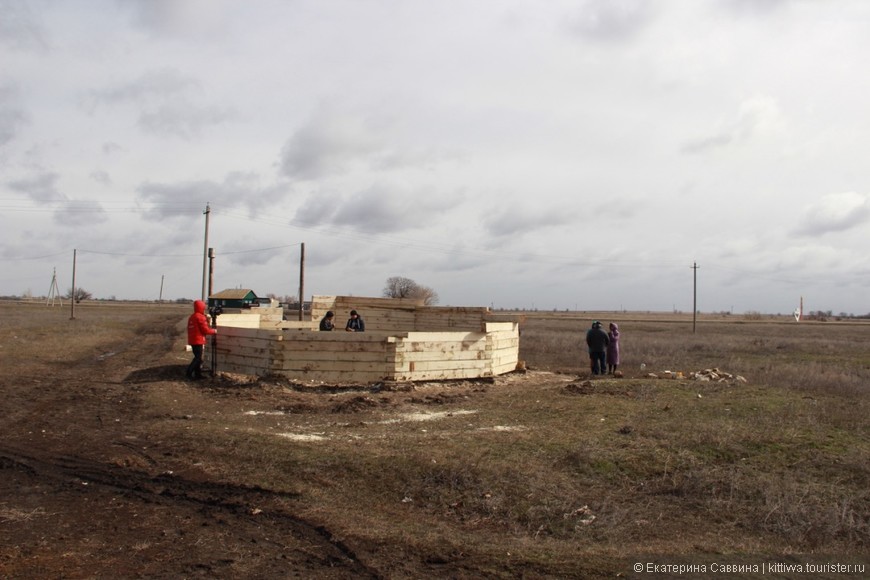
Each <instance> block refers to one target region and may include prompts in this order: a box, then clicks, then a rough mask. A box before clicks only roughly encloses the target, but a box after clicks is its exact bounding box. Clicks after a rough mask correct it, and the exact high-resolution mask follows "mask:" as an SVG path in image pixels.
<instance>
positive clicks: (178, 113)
mask: <svg viewBox="0 0 870 580" xmlns="http://www.w3.org/2000/svg"><path fill="white" fill-rule="evenodd" d="M201 92H202V85H201V84H200V82H199V81H198V80H197V79H195V78H193V77H190V76H188V75H185V74H182V73H181V72H179V71H177V70H175V69H172V68H164V69H160V70H154V71H149V72H147V73H145V74H143V75H142V76H141V77H139V78H138V79H135V80H132V81H130V82H127V83H122V84H119V85H116V86H114V87H110V88H106V89H103V90H98V91H92V92H91V93H90V94H89V95H88V96H87V98H86V99H85V102H84V107H85V108H86V109H87V110H88V111H90V112H92V113H93V112H94V111H95V110H96V109H98V108H99V107H100V106H123V105H127V104H132V105H134V106H136V107H138V108H139V111H140V112H139V119H138V124H139V126H140V127H141V128H142V129H144V130H145V131H147V132H150V133H153V134H156V135H162V136H175V137H181V138H184V139H189V138H191V137H195V136H198V135H199V134H200V133H201V132H202V130H203V129H204V128H206V127H210V126H213V125H218V124H220V123H224V122H226V121H228V120H232V119H233V118H235V117H236V114H235V112H234V111H232V110H231V109H226V108H220V107H217V106H214V105H201V104H198V103H195V102H194V100H193V98H192V97H193V96H194V95H195V94H198V93H201ZM104 151H107V150H106V146H104Z"/></svg>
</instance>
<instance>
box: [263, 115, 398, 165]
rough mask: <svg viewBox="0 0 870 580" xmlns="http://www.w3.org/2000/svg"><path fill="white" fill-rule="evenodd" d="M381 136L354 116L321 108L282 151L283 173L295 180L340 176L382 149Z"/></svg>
mask: <svg viewBox="0 0 870 580" xmlns="http://www.w3.org/2000/svg"><path fill="white" fill-rule="evenodd" d="M378 141H379V137H378V136H377V134H376V133H375V132H374V131H372V130H371V129H370V128H368V127H366V126H365V123H364V122H363V121H362V120H361V119H360V118H359V117H354V116H342V115H336V114H331V113H327V112H325V111H320V112H319V113H318V114H317V115H315V116H314V117H313V118H312V119H311V120H310V121H309V122H308V124H307V125H305V126H303V127H301V128H300V129H299V130H298V131H296V132H295V133H294V134H293V136H292V137H290V139H289V140H288V141H287V143H285V145H284V147H283V149H282V150H281V160H280V166H281V172H282V173H283V174H284V175H286V176H287V177H291V178H294V179H302V180H305V179H318V178H321V177H325V176H327V175H340V174H344V173H346V172H347V171H348V169H349V168H350V167H351V166H352V165H353V164H354V163H359V162H365V161H366V160H367V159H368V158H370V157H371V156H372V155H374V154H375V153H376V152H377V151H379V150H380V149H381V145H380V144H378Z"/></svg>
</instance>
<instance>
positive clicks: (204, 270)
mask: <svg viewBox="0 0 870 580" xmlns="http://www.w3.org/2000/svg"><path fill="white" fill-rule="evenodd" d="M202 213H204V214H205V243H203V246H202V296H200V300H202V301H203V302H205V298H206V291H205V290H206V288H205V282H206V274H207V272H208V217H209V214H211V207H210V206H209V202H205V211H204V212H202Z"/></svg>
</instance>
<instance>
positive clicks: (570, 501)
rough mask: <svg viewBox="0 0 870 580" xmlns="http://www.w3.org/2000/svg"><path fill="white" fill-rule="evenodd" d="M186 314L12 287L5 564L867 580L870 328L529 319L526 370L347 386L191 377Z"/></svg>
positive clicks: (48, 569)
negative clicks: (32, 294)
mask: <svg viewBox="0 0 870 580" xmlns="http://www.w3.org/2000/svg"><path fill="white" fill-rule="evenodd" d="M187 314H188V307H186V306H184V307H182V306H177V305H149V304H139V305H135V304H102V303H95V304H83V305H81V306H80V307H77V310H76V319H75V320H70V311H69V308H68V307H67V308H66V309H60V308H58V307H47V306H45V305H41V304H16V303H0V388H2V393H3V397H2V399H0V428H2V432H3V442H2V444H0V577H9V578H37V577H39V578H42V577H65V578H91V577H94V578H109V577H209V578H244V577H250V578H285V577H300V578H357V577H363V578H365V577H371V578H587V577H614V576H620V577H637V578H641V577H649V576H655V577H666V576H667V574H658V575H656V574H649V573H644V572H642V573H637V572H635V571H634V568H633V566H634V564H635V563H637V562H642V563H656V564H667V565H682V564H685V565H695V566H702V565H703V566H707V567H708V570H710V567H711V566H713V565H722V564H725V563H730V564H735V565H736V564H739V565H748V566H752V565H762V564H764V563H767V564H770V563H776V562H784V563H787V564H791V565H797V564H801V565H805V564H806V563H809V562H815V563H818V564H824V563H834V562H835V563H841V564H844V565H861V566H864V568H863V570H864V573H863V574H855V573H851V572H850V573H848V574H842V573H835V572H830V573H828V572H829V570H828V569H821V570H822V572H821V573H817V574H813V575H812V577H829V578H845V577H860V576H866V570H867V569H868V568H867V566H868V564H870V485H868V483H870V422H868V419H867V418H868V416H870V348H868V345H870V325H867V324H860V323H845V322H825V323H821V322H812V323H808V322H802V323H796V322H794V320H793V319H786V318H785V317H782V318H773V317H763V318H762V319H760V320H745V319H742V318H740V317H714V316H709V317H706V318H705V317H702V318H701V319H699V321H698V325H697V329H696V332H695V333H693V332H692V321H691V318H690V317H689V318H687V317H685V316H682V317H678V316H672V315H666V314H646V315H643V316H641V315H632V313H619V314H608V313H582V314H573V313H559V314H555V313H529V314H528V315H527V318H526V320H525V321H524V323H523V325H522V337H521V346H520V358H521V359H523V360H524V361H526V364H527V367H528V369H529V370H528V372H525V373H511V374H509V375H505V376H502V377H498V378H496V379H493V380H482V381H455V382H441V383H425V384H378V385H329V384H292V383H289V382H287V381H283V380H274V379H268V378H265V379H260V380H256V381H252V380H248V379H245V378H243V377H238V376H230V375H219V376H218V377H216V378H215V379H208V380H205V381H201V382H188V381H185V380H183V367H184V366H185V365H186V364H187V362H188V360H189V354H188V353H186V352H185V351H184V337H183V336H182V332H181V331H182V329H183V323H184V320H185V318H186V316H187ZM592 318H596V319H600V320H602V321H603V322H604V323H605V326H606V324H607V322H610V321H616V322H618V323H619V325H620V329H621V331H622V349H623V365H622V367H621V368H622V370H623V371H624V373H625V377H624V378H612V377H596V378H594V379H591V378H590V377H589V373H588V360H587V357H586V354H585V350H584V348H582V347H581V344H582V343H583V336H584V334H585V331H586V329H587V328H588V326H589V322H590V321H591V319H592ZM642 364H643V365H645V366H644V368H643V369H641V365H642ZM714 367H715V368H717V369H719V370H720V371H723V372H727V373H730V374H732V375H740V376H742V377H745V379H746V382H745V383H744V382H741V381H738V380H736V379H732V380H723V381H721V382H717V381H706V382H702V381H697V380H691V379H689V378H683V379H668V378H664V371H672V373H676V372H682V373H683V376H684V377H688V376H689V375H690V373H692V372H694V371H699V370H703V369H708V368H714ZM648 373H655V374H657V375H658V377H650V376H647V375H648ZM759 575H760V574H755V573H752V571H751V570H750V571H749V572H747V573H745V574H742V573H741V574H733V575H730V576H729V577H745V578H755V577H758V576H759ZM720 576H721V574H720ZM765 576H766V577H774V578H776V577H783V578H785V577H796V576H795V575H794V574H792V575H789V574H788V573H780V574H778V573H776V572H775V571H768V573H767V574H765ZM684 577H692V576H684ZM699 577H700V576H699ZM802 577H803V576H802ZM806 577H809V576H806Z"/></svg>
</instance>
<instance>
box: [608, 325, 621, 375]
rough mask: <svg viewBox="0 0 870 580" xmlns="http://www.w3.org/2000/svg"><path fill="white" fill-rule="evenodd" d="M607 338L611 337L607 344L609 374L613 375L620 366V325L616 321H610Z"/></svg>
mask: <svg viewBox="0 0 870 580" xmlns="http://www.w3.org/2000/svg"><path fill="white" fill-rule="evenodd" d="M607 338H609V339H610V342H609V343H608V344H607V374H610V375H612V374H613V373H615V372H616V367H618V366H619V326H617V325H616V323H615V322H611V323H610V332H608V333H607Z"/></svg>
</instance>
